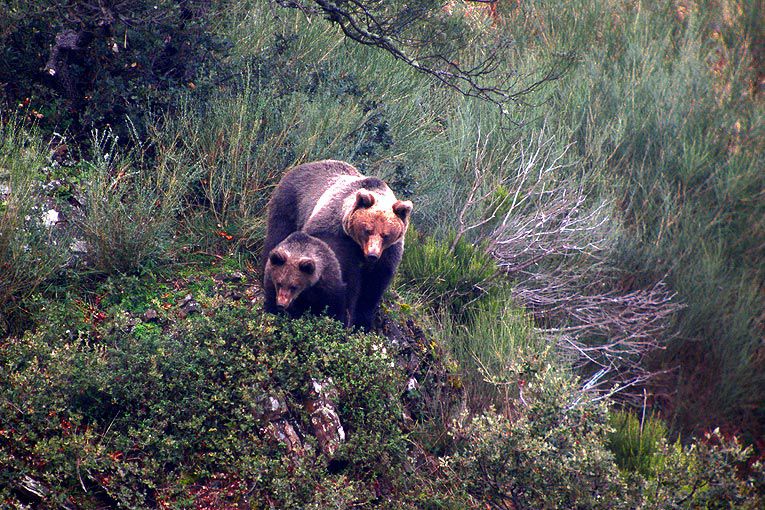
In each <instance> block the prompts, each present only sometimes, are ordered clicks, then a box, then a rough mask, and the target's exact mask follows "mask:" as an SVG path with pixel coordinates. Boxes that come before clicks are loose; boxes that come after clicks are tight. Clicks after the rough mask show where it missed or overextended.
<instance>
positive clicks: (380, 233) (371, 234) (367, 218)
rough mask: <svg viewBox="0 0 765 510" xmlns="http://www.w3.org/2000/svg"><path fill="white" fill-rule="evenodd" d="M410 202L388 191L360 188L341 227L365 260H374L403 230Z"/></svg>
mask: <svg viewBox="0 0 765 510" xmlns="http://www.w3.org/2000/svg"><path fill="white" fill-rule="evenodd" d="M411 213H412V202H411V201H409V200H396V197H395V196H394V195H393V193H392V192H390V191H388V192H387V193H383V192H377V191H370V190H367V189H360V190H358V191H357V192H356V195H355V197H354V198H353V203H352V206H351V207H350V208H349V211H348V213H347V214H346V215H345V216H344V219H343V229H344V230H345V233H346V234H348V236H349V237H350V238H351V239H353V240H354V241H356V243H358V245H359V246H360V247H361V250H362V251H363V252H364V258H365V259H366V260H367V261H368V262H376V261H377V259H379V258H380V256H381V255H382V253H383V252H384V251H385V250H386V249H387V248H388V247H389V246H391V245H392V244H394V243H396V242H398V241H399V240H400V239H402V238H403V237H404V234H406V229H407V227H408V226H409V216H410V215H411Z"/></svg>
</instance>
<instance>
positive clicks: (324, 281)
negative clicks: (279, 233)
mask: <svg viewBox="0 0 765 510" xmlns="http://www.w3.org/2000/svg"><path fill="white" fill-rule="evenodd" d="M263 273H264V277H263V290H264V292H265V303H264V308H265V310H266V311H267V312H269V313H278V312H286V313H287V314H288V315H289V316H290V317H293V318H295V317H299V316H301V315H303V314H304V313H305V312H311V313H313V314H314V315H318V314H320V313H323V312H325V311H326V312H327V314H328V315H329V316H330V317H333V318H335V319H337V320H339V321H340V322H342V323H343V324H344V325H345V326H347V325H348V313H347V308H346V306H345V283H343V279H342V274H341V271H340V264H339V263H338V262H337V258H336V257H335V254H334V253H333V252H332V250H331V249H330V247H329V246H327V244H326V243H324V242H323V241H321V240H319V239H316V238H315V237H313V236H309V235H308V234H306V233H305V232H293V233H292V234H290V235H289V236H287V238H286V239H284V240H283V241H282V242H281V243H279V244H278V245H276V246H275V247H274V248H273V249H272V250H271V251H270V252H269V253H268V257H267V259H266V267H265V269H264V271H263Z"/></svg>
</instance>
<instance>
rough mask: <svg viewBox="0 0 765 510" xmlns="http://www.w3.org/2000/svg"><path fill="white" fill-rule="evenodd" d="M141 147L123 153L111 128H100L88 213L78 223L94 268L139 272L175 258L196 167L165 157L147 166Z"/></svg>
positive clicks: (90, 164)
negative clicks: (181, 214) (183, 205)
mask: <svg viewBox="0 0 765 510" xmlns="http://www.w3.org/2000/svg"><path fill="white" fill-rule="evenodd" d="M140 155H141V153H140V150H139V149H136V151H134V152H133V153H130V152H123V151H122V150H121V149H120V147H119V146H118V144H117V140H116V138H115V137H114V136H113V135H112V134H111V133H110V132H109V131H108V130H107V131H105V132H94V134H93V143H92V154H91V155H90V158H89V159H88V160H87V161H85V162H84V163H83V165H84V168H85V175H84V177H85V182H86V183H87V186H86V188H85V190H84V199H85V204H84V206H85V212H84V215H83V217H82V218H81V219H80V220H78V221H77V226H78V227H79V229H80V230H81V232H82V235H83V237H84V240H85V242H86V243H87V257H88V260H89V262H90V264H91V265H92V267H93V269H95V270H96V271H99V272H103V273H115V272H118V273H133V272H136V271H138V270H140V269H141V268H142V267H145V266H148V265H151V264H156V263H159V262H162V261H166V260H169V254H170V252H171V243H172V240H173V237H174V236H175V234H176V233H177V231H178V228H179V221H178V214H179V212H180V207H181V203H182V199H183V197H184V195H185V193H186V188H187V185H188V182H189V179H190V178H191V176H192V175H193V172H192V170H189V169H186V168H181V167H180V166H179V165H176V164H174V163H172V162H171V161H170V160H168V159H167V158H166V157H165V156H164V155H162V156H160V157H159V158H158V159H157V160H156V165H154V166H152V167H147V166H145V165H144V164H143V163H142V161H141V160H140Z"/></svg>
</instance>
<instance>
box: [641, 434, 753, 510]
mask: <svg viewBox="0 0 765 510" xmlns="http://www.w3.org/2000/svg"><path fill="white" fill-rule="evenodd" d="M752 453H753V452H752V448H751V447H747V448H744V447H743V446H742V445H741V442H740V441H739V440H737V439H736V438H730V437H725V436H723V435H722V434H720V432H719V430H715V431H713V432H711V433H707V434H705V435H704V437H702V438H699V439H698V440H696V441H694V442H693V443H691V444H690V445H688V446H685V447H683V446H681V445H680V443H679V441H678V442H677V443H675V444H674V445H666V444H665V445H664V446H663V451H662V457H663V458H662V461H661V462H660V463H659V464H658V465H657V466H656V467H655V469H654V470H653V471H652V473H651V476H650V477H648V478H647V480H646V484H645V486H644V489H643V498H644V505H645V507H647V508H689V509H690V508H709V509H724V508H736V509H742V510H750V509H751V510H754V509H756V508H762V505H763V503H765V469H763V465H762V462H761V461H756V462H753V461H752Z"/></svg>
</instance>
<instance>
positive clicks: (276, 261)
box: [268, 251, 287, 266]
mask: <svg viewBox="0 0 765 510" xmlns="http://www.w3.org/2000/svg"><path fill="white" fill-rule="evenodd" d="M268 260H270V261H271V264H273V265H275V266H281V265H283V264H284V263H285V262H287V257H285V256H284V254H283V253H282V252H280V251H272V252H271V255H269V257H268Z"/></svg>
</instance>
